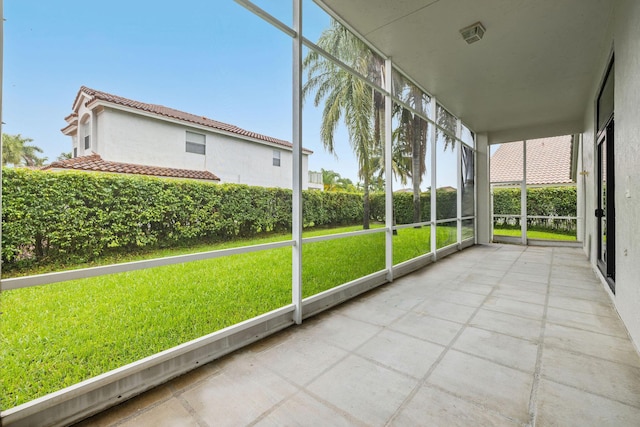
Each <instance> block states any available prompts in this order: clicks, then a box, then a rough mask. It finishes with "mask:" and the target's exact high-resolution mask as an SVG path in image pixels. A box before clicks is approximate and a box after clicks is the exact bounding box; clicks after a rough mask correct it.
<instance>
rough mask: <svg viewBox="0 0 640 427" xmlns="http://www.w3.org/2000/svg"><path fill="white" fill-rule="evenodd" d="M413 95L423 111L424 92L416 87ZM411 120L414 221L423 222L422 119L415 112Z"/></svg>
mask: <svg viewBox="0 0 640 427" xmlns="http://www.w3.org/2000/svg"><path fill="white" fill-rule="evenodd" d="M411 96H412V97H413V101H414V108H415V109H416V111H422V93H420V92H419V91H418V90H417V89H416V88H413V89H411ZM412 116H413V120H412V121H411V132H410V135H411V177H412V181H413V182H412V183H413V222H414V223H416V222H422V218H421V217H422V212H421V206H420V185H421V184H422V168H421V166H422V157H423V156H424V153H423V150H422V146H423V144H422V140H423V133H422V119H421V118H420V117H419V116H418V115H417V114H413V115H412Z"/></svg>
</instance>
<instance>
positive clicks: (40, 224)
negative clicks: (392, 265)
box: [2, 169, 363, 268]
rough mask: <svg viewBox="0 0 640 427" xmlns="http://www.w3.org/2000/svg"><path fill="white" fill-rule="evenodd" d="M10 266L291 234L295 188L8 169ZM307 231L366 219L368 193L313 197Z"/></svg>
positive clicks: (5, 244)
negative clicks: (364, 200) (266, 234)
mask: <svg viewBox="0 0 640 427" xmlns="http://www.w3.org/2000/svg"><path fill="white" fill-rule="evenodd" d="M2 189H3V210H2V226H3V230H2V261H3V263H4V266H5V267H8V268H11V266H12V264H15V263H18V262H20V261H21V260H22V261H30V262H33V261H38V262H39V261H43V260H45V261H46V262H57V261H59V262H83V261H88V260H91V259H94V258H96V257H98V256H100V255H101V254H103V253H105V252H106V251H116V252H117V251H125V252H126V251H128V250H131V249H132V248H133V249H135V248H142V247H149V246H156V247H163V246H172V245H175V244H176V243H178V242H188V241H203V240H229V239H233V238H236V237H251V236H255V235H257V234H259V233H263V232H271V231H287V230H290V229H291V202H292V197H291V190H285V189H277V188H263V187H249V186H246V185H238V184H212V183H204V182H195V181H190V180H170V179H161V178H154V177H139V176H126V175H114V174H99V173H82V172H60V173H52V172H43V171H34V170H28V169H5V170H4V171H3V176H2ZM303 197H304V222H305V225H307V226H309V225H314V226H329V225H347V224H357V223H359V222H361V221H362V213H363V208H362V195H360V194H352V193H325V192H315V191H307V192H304V194H303Z"/></svg>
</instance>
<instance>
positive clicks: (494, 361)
mask: <svg viewBox="0 0 640 427" xmlns="http://www.w3.org/2000/svg"><path fill="white" fill-rule="evenodd" d="M490 332H495V331H490ZM495 333H496V334H499V333H500V332H495ZM503 335H504V334H503ZM511 338H517V339H521V340H523V341H528V340H525V339H523V338H518V337H511ZM454 345H455V344H454ZM450 350H452V351H457V352H458V353H462V354H465V355H467V356H471V357H475V358H476V359H481V360H484V361H485V362H489V363H493V364H494V365H498V366H500V367H502V368H507V369H512V370H514V371H518V372H520V373H522V374H527V375H532V374H533V373H532V372H531V371H529V370H526V369H522V368H518V367H516V366H512V365H507V364H506V363H504V362H500V361H498V360H495V359H492V358H490V357H488V356H482V355H480V354H476V353H471V352H470V351H468V350H464V349H461V348H457V347H454V348H451V349H450ZM427 381H428V380H427Z"/></svg>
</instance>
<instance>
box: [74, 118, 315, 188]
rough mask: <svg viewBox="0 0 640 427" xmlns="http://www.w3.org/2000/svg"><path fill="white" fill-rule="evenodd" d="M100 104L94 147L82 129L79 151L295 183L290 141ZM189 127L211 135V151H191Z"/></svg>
mask: <svg viewBox="0 0 640 427" xmlns="http://www.w3.org/2000/svg"><path fill="white" fill-rule="evenodd" d="M84 108H85V107H81V109H84ZM96 110H99V111H97V112H96ZM96 110H94V112H89V113H90V114H93V117H94V120H93V121H92V124H93V132H94V134H95V136H94V137H93V138H92V149H91V150H84V146H83V143H82V135H81V132H82V131H81V130H80V131H79V132H80V138H79V145H80V147H79V148H81V149H79V150H78V155H79V156H81V155H87V154H91V153H92V152H94V153H97V154H100V156H102V158H103V159H104V160H108V161H114V162H124V163H135V164H142V165H150V166H162V167H171V168H181V169H194V170H208V171H210V172H213V173H214V174H216V175H217V176H218V177H219V178H220V182H222V183H224V182H229V183H242V184H248V185H257V186H263V187H281V188H291V187H292V176H293V175H292V164H293V155H292V151H291V150H289V149H287V148H286V147H280V146H276V145H274V146H270V145H266V144H261V143H256V142H251V141H247V140H244V139H242V138H235V137H232V136H227V135H223V134H218V133H215V132H210V131H207V130H204V129H203V128H197V127H189V126H186V125H183V124H178V123H171V122H167V121H165V120H160V119H154V118H152V117H145V116H141V115H138V114H133V113H129V112H126V111H122V110H118V109H114V108H108V107H107V108H103V109H102V108H101V109H96ZM80 117H82V114H81V115H80ZM187 131H189V132H195V133H198V134H202V135H205V144H206V149H205V154H197V153H190V152H187V151H186V132H187ZM274 150H275V151H278V152H279V153H280V166H274V164H273V163H274V161H273V157H274ZM308 158H309V156H308V155H306V154H305V155H303V162H302V169H303V170H302V174H303V177H308V160H309V159H308ZM303 181H305V182H304V183H303V189H307V188H308V179H305V180H303Z"/></svg>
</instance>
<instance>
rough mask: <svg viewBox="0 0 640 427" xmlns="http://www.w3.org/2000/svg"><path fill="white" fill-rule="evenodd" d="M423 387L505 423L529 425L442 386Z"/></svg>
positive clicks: (429, 384)
mask: <svg viewBox="0 0 640 427" xmlns="http://www.w3.org/2000/svg"><path fill="white" fill-rule="evenodd" d="M422 387H426V388H431V389H434V390H437V391H438V392H440V393H444V394H446V395H449V396H453V397H455V398H456V399H460V400H463V401H465V402H467V403H469V404H471V405H473V406H475V407H476V408H478V409H480V410H481V411H483V412H487V413H489V414H491V415H494V416H497V417H499V418H503V419H504V420H505V421H508V422H510V423H513V424H515V425H519V426H522V427H525V426H526V425H527V424H523V423H521V422H520V421H518V420H517V419H515V418H512V417H510V416H508V415H505V414H503V413H502V412H499V411H496V410H495V409H493V408H489V407H488V406H486V405H483V404H481V403H479V402H477V401H474V400H470V399H469V398H467V397H466V396H462V395H459V394H456V393H454V392H452V391H450V390H447V389H445V388H443V387H441V386H439V385H437V384H432V383H430V382H425V383H424V385H423V386H422ZM389 423H390V422H387V424H386V425H389Z"/></svg>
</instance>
